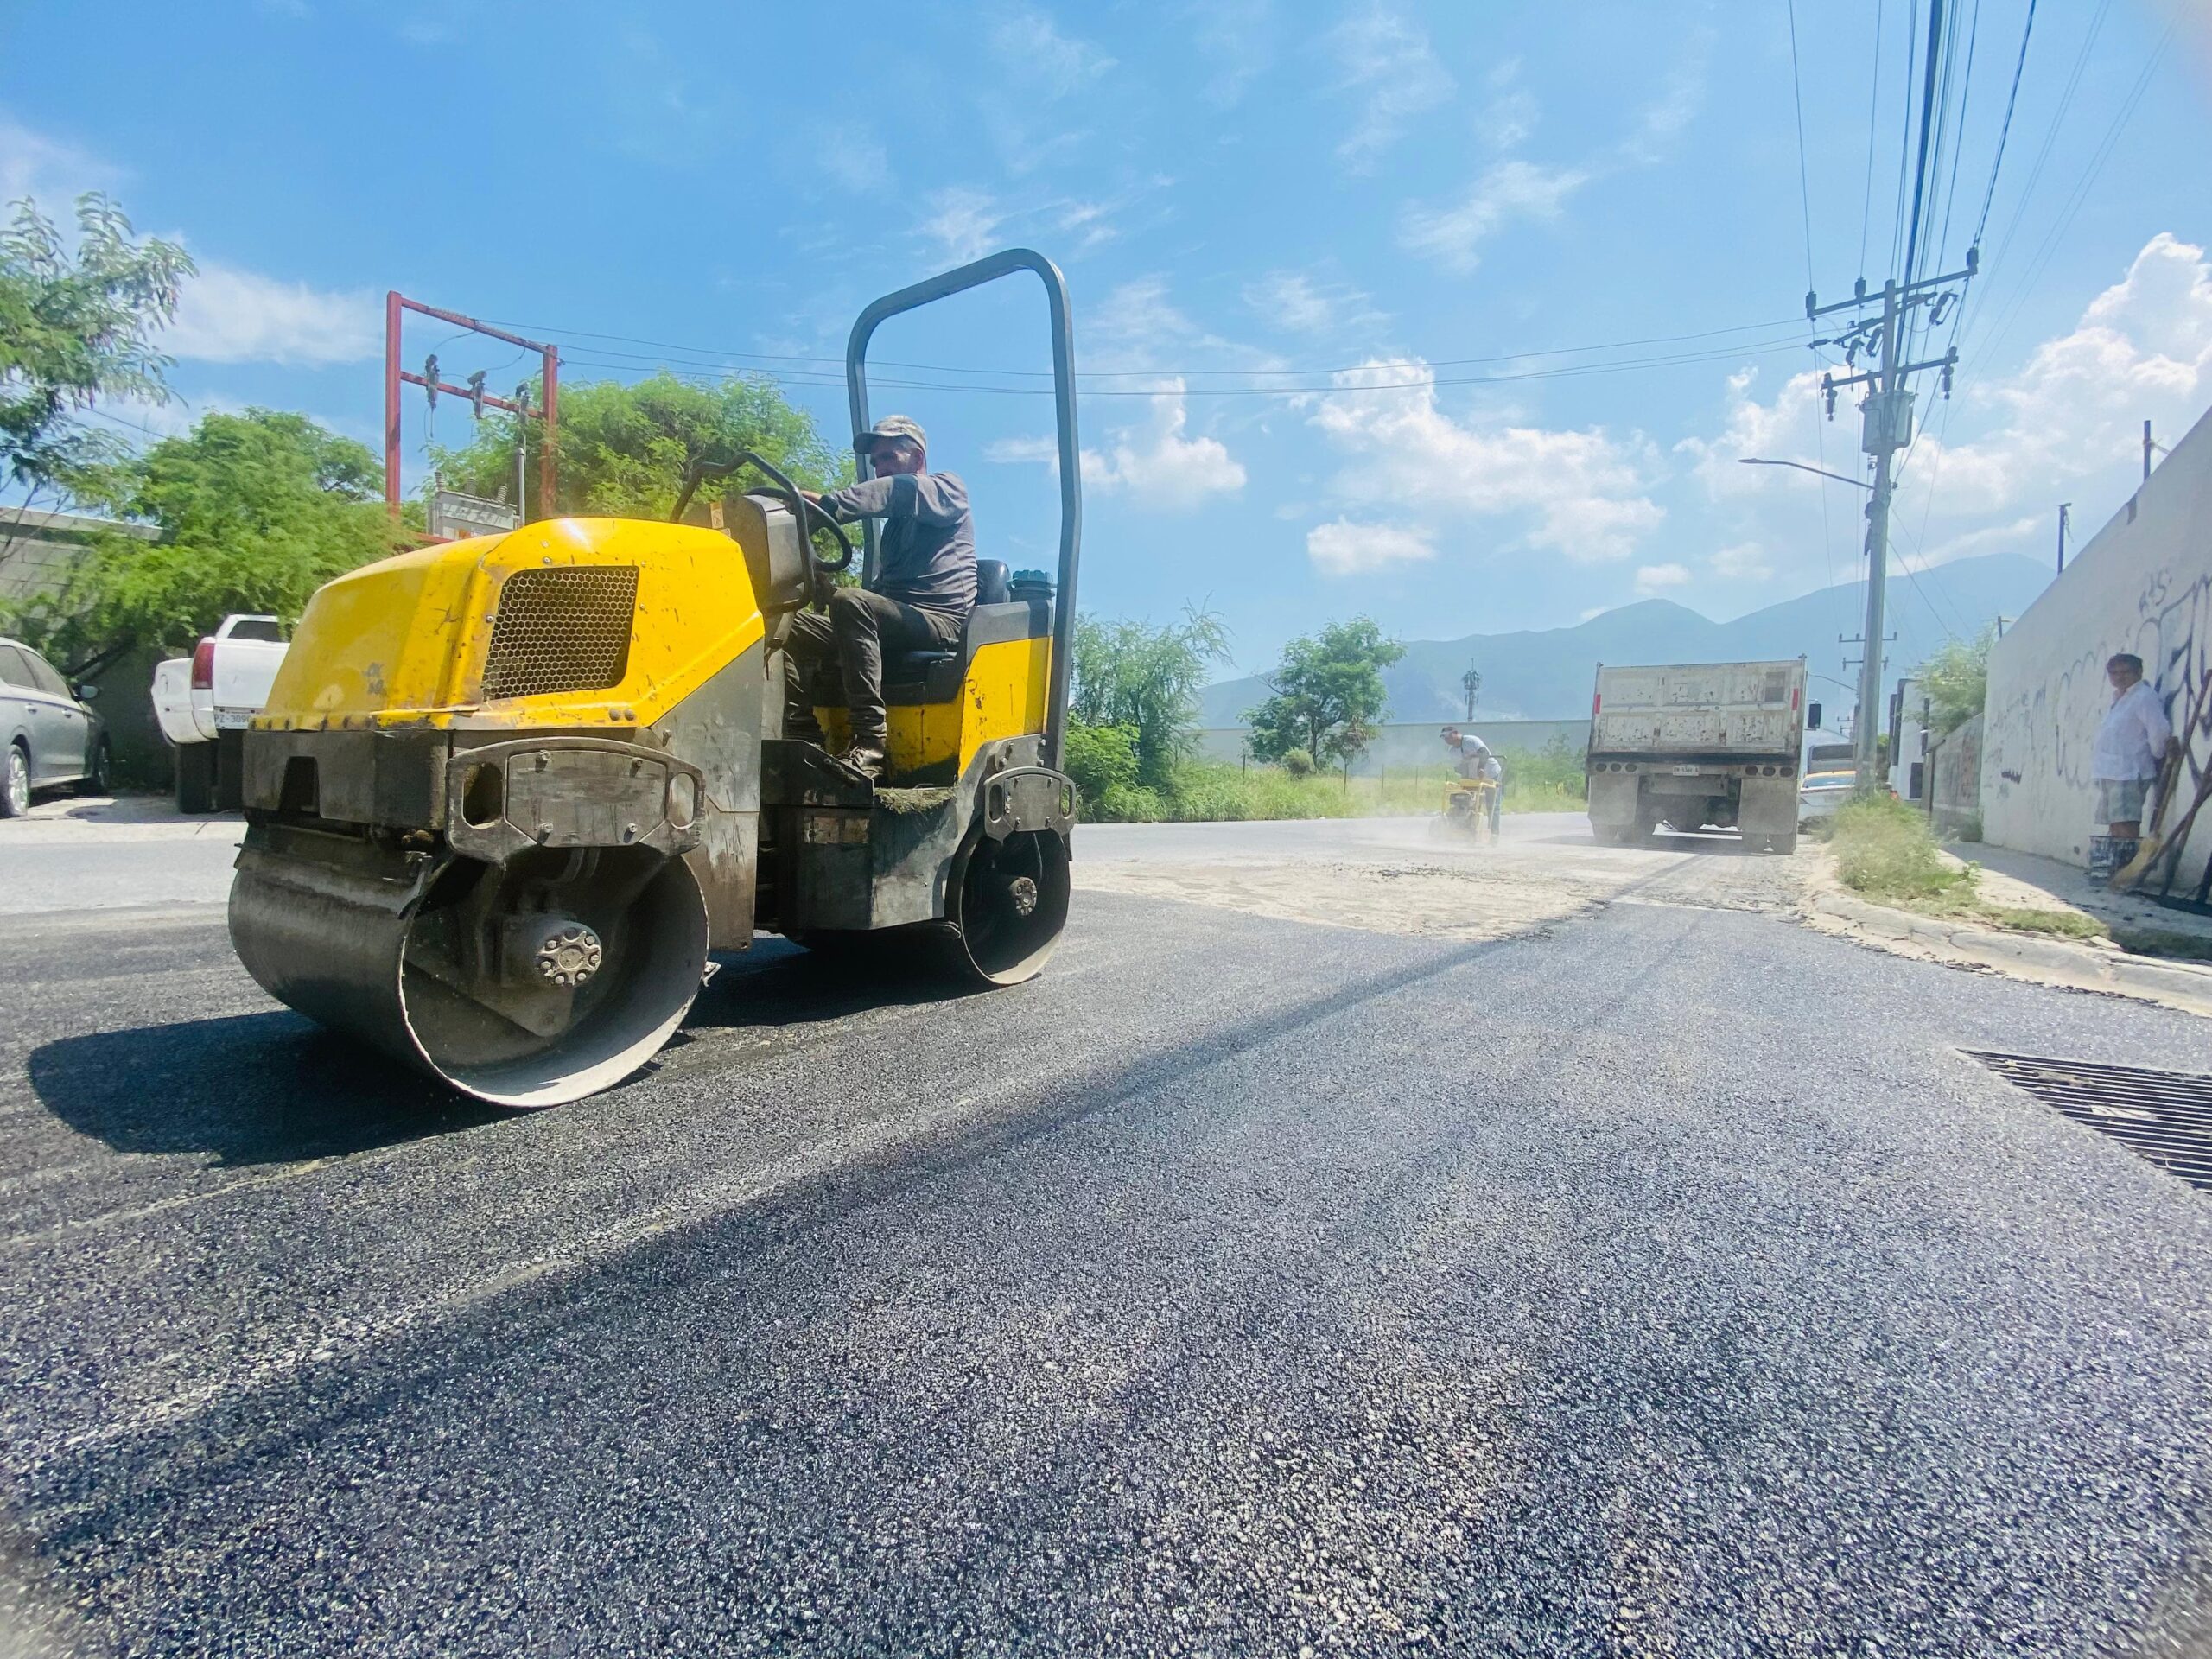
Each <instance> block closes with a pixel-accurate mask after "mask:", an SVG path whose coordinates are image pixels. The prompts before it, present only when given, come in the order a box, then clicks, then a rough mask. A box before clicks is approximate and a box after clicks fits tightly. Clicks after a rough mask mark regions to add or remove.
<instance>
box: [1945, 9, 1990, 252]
mask: <svg viewBox="0 0 2212 1659" xmlns="http://www.w3.org/2000/svg"><path fill="white" fill-rule="evenodd" d="M1954 34H1955V31H1954ZM1980 42H1981V0H1974V12H1973V15H1972V16H1971V18H1970V19H1969V20H1968V22H1967V60H1966V67H1965V68H1964V69H1962V70H1961V71H1960V73H1959V102H1958V112H1957V113H1956V114H1955V115H1954V116H1953V117H1952V118H1951V176H1950V178H1949V179H1948V181H1946V182H1945V184H1944V186H1943V219H1942V225H1941V226H1940V227H1939V228H1938V229H1937V231H1936V259H1937V260H1938V261H1939V262H1940V261H1941V260H1942V257H1943V250H1944V249H1945V248H1948V246H1950V245H1951V206H1952V203H1953V202H1954V201H1955V200H1957V198H1958V194H1959V162H1960V160H1961V158H1962V157H1963V156H1965V155H1966V151H1967V106H1968V105H1969V104H1970V103H1971V101H1972V99H1973V97H1974V53H1975V50H1976V48H1978V47H1979V46H1980ZM1949 78H1950V77H1949V72H1948V69H1947V70H1946V71H1945V74H1944V79H1945V80H1946V81H1947V82H1948V79H1949ZM1946 96H1947V97H1948V89H1947V91H1946ZM1937 137H1938V138H1939V140H1940V138H1941V137H1942V135H1941V133H1940V132H1939V133H1938V134H1937Z"/></svg>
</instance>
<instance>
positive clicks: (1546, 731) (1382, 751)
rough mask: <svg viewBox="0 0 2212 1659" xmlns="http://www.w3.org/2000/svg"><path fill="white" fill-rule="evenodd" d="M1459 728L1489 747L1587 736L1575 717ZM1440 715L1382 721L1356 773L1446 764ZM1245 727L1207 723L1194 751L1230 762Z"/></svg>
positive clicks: (1580, 743)
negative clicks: (1386, 723) (1427, 718)
mask: <svg viewBox="0 0 2212 1659" xmlns="http://www.w3.org/2000/svg"><path fill="white" fill-rule="evenodd" d="M1457 724H1458V725H1459V727H1460V728H1461V729H1463V730H1466V731H1471V732H1473V733H1474V734H1475V735H1476V736H1478V737H1479V738H1481V739H1482V741H1484V742H1485V743H1487V744H1489V745H1490V746H1491V747H1492V748H1494V749H1541V748H1545V747H1548V746H1549V745H1550V744H1551V743H1552V742H1553V741H1554V740H1560V741H1565V743H1566V744H1567V747H1568V748H1570V749H1573V750H1575V751H1577V752H1578V753H1579V752H1580V751H1581V750H1582V749H1583V748H1584V747H1586V746H1587V745H1588V743H1589V741H1590V721H1589V720H1588V719H1587V718H1583V719H1580V720H1477V721H1472V722H1470V721H1458V722H1457ZM1443 730H1444V722H1443V721H1440V720H1433V721H1422V722H1421V723H1419V724H1411V723H1402V724H1396V725H1390V726H1384V727H1382V728H1379V729H1378V730H1377V731H1376V734H1375V741H1374V742H1373V743H1371V744H1370V745H1369V746H1368V750H1367V753H1365V754H1363V755H1362V756H1360V758H1359V759H1358V760H1357V761H1355V762H1354V763H1353V765H1352V769H1351V770H1352V775H1353V776H1354V777H1356V778H1372V777H1374V776H1375V775H1376V773H1377V772H1383V771H1384V770H1388V771H1390V772H1411V771H1414V770H1418V769H1432V770H1433V769H1436V768H1440V767H1442V766H1445V765H1446V762H1447V759H1448V757H1447V756H1446V753H1445V750H1444V741H1443V737H1442V733H1443ZM1246 735H1247V731H1246V728H1244V727H1242V726H1209V727H1206V728H1204V729H1202V730H1201V731H1200V732H1199V733H1198V758H1199V759H1200V760H1225V761H1228V762H1230V764H1232V765H1233V764H1235V763H1236V762H1237V761H1239V760H1243V758H1244V739H1245V737H1246Z"/></svg>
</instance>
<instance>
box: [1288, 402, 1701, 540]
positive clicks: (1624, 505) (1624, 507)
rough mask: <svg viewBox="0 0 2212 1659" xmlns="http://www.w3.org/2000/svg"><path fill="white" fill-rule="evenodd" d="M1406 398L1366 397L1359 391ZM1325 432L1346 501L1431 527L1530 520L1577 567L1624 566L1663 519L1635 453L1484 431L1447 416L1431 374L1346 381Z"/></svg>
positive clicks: (1593, 442) (1576, 436)
mask: <svg viewBox="0 0 2212 1659" xmlns="http://www.w3.org/2000/svg"><path fill="white" fill-rule="evenodd" d="M1408 379H1412V380H1414V381H1415V382H1416V384H1414V385H1411V386H1408V387H1407V388H1405V389H1403V390H1394V391H1358V390H1357V388H1359V387H1361V386H1376V385H1393V386H1395V385H1397V384H1398V383H1401V382H1404V381H1406V380H1408ZM1336 380H1337V385H1338V387H1339V388H1340V390H1338V391H1332V392H1329V393H1326V394H1325V395H1324V396H1323V397H1321V399H1320V401H1319V404H1318V405H1317V406H1316V408H1315V410H1314V412H1313V416H1312V419H1313V425H1314V426H1315V427H1317V428H1318V429H1319V430H1320V431H1321V432H1322V433H1323V434H1324V435H1325V436H1327V437H1328V438H1329V439H1331V440H1332V442H1334V443H1335V444H1336V445H1337V446H1338V448H1341V449H1342V450H1344V452H1345V454H1347V456H1348V457H1349V458H1350V461H1351V464H1350V465H1348V466H1347V467H1345V468H1344V471H1343V472H1341V473H1340V474H1338V477H1337V479H1336V480H1335V489H1336V491H1337V493H1338V496H1339V497H1340V498H1341V499H1346V500H1350V501H1366V502H1373V503H1376V504H1378V505H1379V504H1385V503H1387V504H1389V505H1392V506H1394V507H1395V508H1397V509H1398V510H1400V511H1405V510H1408V509H1414V510H1418V511H1420V512H1422V513H1423V514H1424V516H1426V517H1427V518H1431V519H1432V520H1433V519H1437V518H1446V517H1450V518H1494V517H1499V516H1503V515H1507V514H1529V515H1532V516H1533V518H1534V521H1535V522H1534V524H1533V527H1532V528H1531V529H1530V531H1529V541H1530V542H1531V543H1534V544H1535V545H1537V546H1540V547H1550V548H1555V549H1557V550H1559V551H1560V552H1561V553H1563V554H1565V555H1566V556H1567V557H1568V558H1569V559H1572V560H1573V561H1575V562H1576V563H1605V562H1607V561H1611V560H1618V559H1625V558H1627V557H1628V556H1630V554H1632V553H1633V552H1634V551H1635V550H1636V545H1637V542H1638V541H1639V540H1640V539H1641V538H1642V537H1643V536H1644V535H1645V534H1646V533H1648V532H1649V531H1651V530H1653V529H1655V528H1656V526H1657V525H1658V524H1659V522H1660V520H1661V519H1662V518H1664V517H1665V513H1664V511H1663V510H1662V508H1661V507H1660V506H1659V505H1658V504H1657V503H1656V502H1655V501H1653V500H1651V499H1649V497H1648V496H1647V495H1645V494H1644V493H1643V491H1644V483H1643V471H1642V468H1641V467H1640V466H1639V464H1638V458H1637V454H1636V452H1635V451H1634V450H1632V449H1630V448H1624V446H1623V445H1621V444H1619V443H1618V442H1615V441H1614V440H1613V439H1612V438H1611V437H1610V436H1609V435H1607V434H1606V432H1605V429H1603V428H1602V427H1590V428H1586V429H1583V430H1580V431H1560V430H1554V429H1548V428H1542V427H1531V426H1513V425H1498V426H1490V425H1476V424H1473V423H1463V422H1460V421H1457V420H1454V419H1453V418H1452V416H1449V415H1447V414H1446V413H1445V411H1444V410H1442V409H1441V408H1440V407H1439V406H1438V404H1437V400H1436V387H1435V374H1434V372H1433V370H1431V369H1429V368H1428V367H1427V365H1413V366H1412V367H1408V365H1404V364H1390V365H1370V366H1368V367H1366V368H1363V369H1358V370H1353V371H1349V372H1345V373H1342V374H1339V375H1338V376H1337V377H1336Z"/></svg>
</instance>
